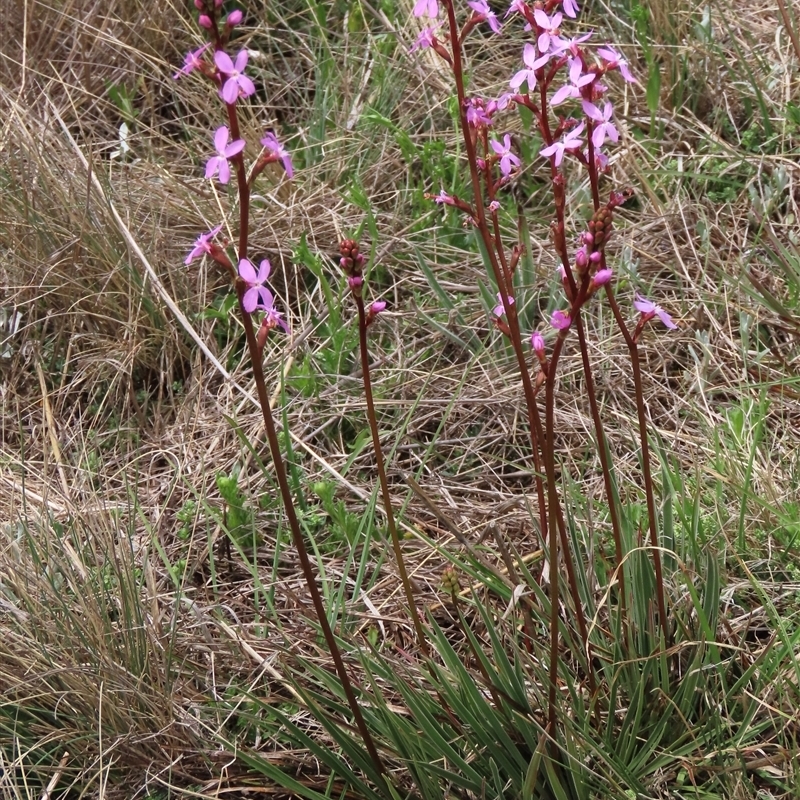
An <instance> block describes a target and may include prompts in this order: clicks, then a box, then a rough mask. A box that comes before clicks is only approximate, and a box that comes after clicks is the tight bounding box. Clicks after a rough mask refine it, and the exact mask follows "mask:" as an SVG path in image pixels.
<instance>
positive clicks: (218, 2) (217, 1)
mask: <svg viewBox="0 0 800 800" xmlns="http://www.w3.org/2000/svg"><path fill="white" fill-rule="evenodd" d="M224 2H225V0H214V8H219V7H220V6H221V5H222V4H223V3H224Z"/></svg>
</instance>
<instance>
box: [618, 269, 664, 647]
mask: <svg viewBox="0 0 800 800" xmlns="http://www.w3.org/2000/svg"><path fill="white" fill-rule="evenodd" d="M605 288H606V297H607V298H608V303H609V306H610V307H611V312H612V313H613V314H614V319H615V320H616V321H617V325H618V326H619V329H620V331H621V332H622V336H623V338H624V339H625V344H626V345H627V346H628V353H629V354H630V359H631V367H632V372H633V387H634V392H635V394H636V412H637V414H638V417H639V441H640V445H641V448H642V473H643V477H644V491H645V498H646V500H647V524H648V526H649V528H650V547H651V548H652V550H653V567H654V569H655V573H656V587H657V592H658V595H657V602H658V617H659V620H660V622H661V627H662V628H663V630H664V641H665V643H666V646H667V647H670V644H671V641H672V636H671V634H670V631H669V627H668V620H667V600H666V595H665V592H664V572H663V570H662V567H661V548H660V545H659V542H658V530H657V528H656V502H655V492H654V490H653V476H652V473H651V472H650V444H649V442H648V440H647V415H646V413H645V404H644V391H643V389H642V368H641V362H640V359H639V346H638V344H637V343H636V339H634V337H633V336H631V334H630V332H629V331H628V326H627V325H626V324H625V320H624V319H623V317H622V313H621V312H620V310H619V305H618V304H617V299H616V297H615V296H614V292H613V290H612V289H611V286H609V285H608V284H606V287H605Z"/></svg>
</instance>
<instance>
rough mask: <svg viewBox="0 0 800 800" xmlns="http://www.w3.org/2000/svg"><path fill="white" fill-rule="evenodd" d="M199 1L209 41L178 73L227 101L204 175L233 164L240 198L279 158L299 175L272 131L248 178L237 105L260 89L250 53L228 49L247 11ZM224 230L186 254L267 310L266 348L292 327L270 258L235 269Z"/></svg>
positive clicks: (226, 172)
mask: <svg viewBox="0 0 800 800" xmlns="http://www.w3.org/2000/svg"><path fill="white" fill-rule="evenodd" d="M194 5H195V7H196V8H197V10H198V12H199V15H198V19H197V22H198V25H199V26H200V28H202V29H203V30H204V31H206V32H207V35H208V38H209V41H208V42H206V43H205V44H204V45H203V46H202V47H199V48H197V49H196V50H192V51H191V52H190V53H188V54H187V55H186V57H185V58H184V65H183V67H182V68H181V69H179V70H178V71H177V72H176V73H175V74H174V76H173V77H174V78H175V79H176V80H178V79H180V78H184V77H186V76H188V75H190V74H191V73H192V72H199V73H200V74H202V75H203V76H204V77H205V78H206V79H208V80H209V81H211V82H212V83H213V84H214V85H215V86H216V88H217V93H218V95H219V97H220V99H221V100H222V102H223V103H224V105H225V110H226V115H227V118H228V125H221V126H220V127H218V128H217V129H216V131H215V132H214V135H213V141H214V155H212V156H211V157H210V158H209V159H208V161H207V162H206V168H205V177H206V179H214V178H216V179H217V180H218V181H219V183H221V184H227V183H228V182H229V181H230V179H231V165H232V164H233V165H234V166H235V168H236V172H237V182H238V188H239V193H240V202H241V198H242V195H243V193H244V194H249V191H250V186H251V185H252V182H253V181H254V180H255V179H256V178H257V177H258V175H259V174H260V173H261V172H263V170H264V169H265V167H266V166H267V165H268V164H272V163H276V162H280V164H281V166H282V167H283V170H284V171H285V173H286V175H287V177H288V178H292V176H293V175H294V167H293V165H292V159H291V156H290V154H289V152H288V151H287V150H286V149H285V148H284V147H283V145H282V144H281V143H280V141H279V140H278V138H277V136H276V135H275V133H274V132H272V131H269V130H268V131H266V133H265V134H264V136H263V138H262V139H261V145H262V151H261V153H260V154H259V156H258V157H257V159H256V161H255V162H254V163H253V164H252V165H251V168H250V170H249V177H248V176H247V172H246V170H245V162H244V151H245V148H246V147H247V142H246V141H245V140H244V139H243V138H242V137H241V136H240V135H239V123H238V112H237V104H238V103H239V102H240V101H242V100H246V99H247V98H248V97H251V96H252V95H254V94H255V91H256V87H255V84H254V83H253V81H252V79H251V78H250V77H249V76H248V75H247V74H246V69H247V62H248V59H249V53H248V51H247V50H246V49H242V50H239V52H238V53H236V55H235V56H231V55H230V54H229V52H228V50H227V48H228V44H229V41H230V37H231V34H232V33H233V29H234V28H235V27H236V26H237V25H240V24H241V22H242V19H243V17H244V14H243V13H242V11H241V10H238V9H236V10H234V11H231V12H230V13H229V14H228V15H227V16H226V17H224V18H223V13H222V10H221V6H222V0H194ZM209 51H211V52H213V57H212V58H209V56H208V53H209ZM221 228H222V226H221V225H220V226H218V227H217V228H214V229H213V230H211V231H208V232H207V233H203V234H201V235H200V236H199V237H198V239H197V241H196V242H195V245H194V247H193V248H192V250H191V252H190V253H189V255H188V256H187V257H186V264H187V265H188V264H190V263H191V262H192V261H193V260H194V259H195V258H198V257H202V256H204V255H208V256H209V257H211V258H212V259H213V260H214V261H216V262H217V263H219V264H221V265H222V266H224V267H225V268H226V269H228V271H229V272H230V273H231V275H232V276H233V277H235V278H236V279H237V281H238V285H239V286H240V287H241V289H240V296H241V299H242V307H243V308H244V310H245V311H246V312H248V313H254V312H256V311H260V312H263V314H264V316H263V318H262V322H261V327H260V329H259V333H258V340H259V344H260V345H261V346H263V343H264V340H265V339H266V335H267V333H268V332H269V331H270V330H271V329H273V328H275V327H276V326H279V327H281V328H283V329H284V330H288V328H287V326H286V323H285V322H284V321H283V319H282V318H281V315H280V313H279V312H278V311H276V310H275V307H274V298H273V295H272V292H271V291H270V290H269V289H268V288H267V287H266V285H265V284H266V281H267V278H268V277H269V273H270V263H269V261H267V260H266V259H265V260H263V261H262V262H261V265H260V267H259V269H258V270H256V268H255V267H254V266H253V264H252V263H251V262H250V261H249V260H248V259H247V258H245V257H241V258H239V262H238V269H237V270H234V268H233V266H232V264H231V261H230V259H229V258H228V256H227V255H226V253H225V251H224V249H223V248H222V247H220V246H219V245H217V244H216V243H214V241H213V240H214V238H215V237H216V235H217V234H218V233H219V231H220V230H221ZM242 256H243V254H242Z"/></svg>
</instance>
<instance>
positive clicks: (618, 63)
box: [597, 47, 638, 83]
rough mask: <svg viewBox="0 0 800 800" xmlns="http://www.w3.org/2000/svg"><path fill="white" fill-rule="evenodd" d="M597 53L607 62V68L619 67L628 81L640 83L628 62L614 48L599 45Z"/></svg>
mask: <svg viewBox="0 0 800 800" xmlns="http://www.w3.org/2000/svg"><path fill="white" fill-rule="evenodd" d="M597 55H599V56H600V58H602V59H603V61H605V62H606V69H618V70H619V71H620V73H622V77H623V78H624V79H625V80H626V81H627V82H628V83H638V81H637V80H636V78H634V77H633V75H632V74H631V71H630V70H629V69H628V62H627V61H626V60H625V59H624V58H623V57H622V56H621V55H620V54H619V53H618V52H617V51H616V50H614V49H613V48H611V47H599V48H598V49H597Z"/></svg>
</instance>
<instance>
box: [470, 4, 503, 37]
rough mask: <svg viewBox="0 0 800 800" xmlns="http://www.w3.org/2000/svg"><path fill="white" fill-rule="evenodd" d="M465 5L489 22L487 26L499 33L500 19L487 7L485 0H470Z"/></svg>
mask: <svg viewBox="0 0 800 800" xmlns="http://www.w3.org/2000/svg"><path fill="white" fill-rule="evenodd" d="M467 5H468V6H469V7H470V8H471V9H472V10H473V11H474V12H475V13H476V14H479V15H480V16H482V17H483V18H484V20H486V22H488V23H489V27H490V28H491V29H492V30H493V31H494V32H495V33H500V20H499V19H497V14H495V13H494V11H492V9H491V8H489V4H488V3H487V2H486V0H471V2H468V3H467Z"/></svg>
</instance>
